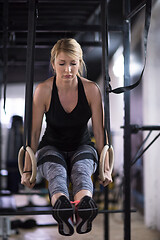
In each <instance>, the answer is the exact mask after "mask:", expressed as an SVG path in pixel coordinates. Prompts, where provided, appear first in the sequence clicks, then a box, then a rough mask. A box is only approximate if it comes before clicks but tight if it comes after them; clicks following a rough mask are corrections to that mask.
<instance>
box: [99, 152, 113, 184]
mask: <svg viewBox="0 0 160 240" xmlns="http://www.w3.org/2000/svg"><path fill="white" fill-rule="evenodd" d="M104 178H105V180H104V181H102V180H101V179H99V183H100V184H102V185H103V186H104V187H106V186H107V185H108V184H110V183H111V182H113V180H112V171H111V170H110V167H109V151H107V152H106V156H105V162H104Z"/></svg>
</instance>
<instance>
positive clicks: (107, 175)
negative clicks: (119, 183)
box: [99, 170, 113, 187]
mask: <svg viewBox="0 0 160 240" xmlns="http://www.w3.org/2000/svg"><path fill="white" fill-rule="evenodd" d="M104 177H105V180H104V181H102V180H101V179H99V183H100V184H102V185H103V186H104V187H106V186H107V185H108V184H109V183H111V182H113V180H112V176H111V172H110V171H109V170H105V172H104Z"/></svg>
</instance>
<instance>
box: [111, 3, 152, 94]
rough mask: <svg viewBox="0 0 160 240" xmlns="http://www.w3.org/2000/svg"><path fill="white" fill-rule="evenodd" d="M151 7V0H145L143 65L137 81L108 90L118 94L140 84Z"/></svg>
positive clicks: (145, 54)
mask: <svg viewBox="0 0 160 240" xmlns="http://www.w3.org/2000/svg"><path fill="white" fill-rule="evenodd" d="M151 8H152V0H146V10H145V26H144V56H145V59H144V67H143V70H142V72H141V75H140V77H139V79H138V81H136V82H135V83H134V84H132V85H129V86H124V87H119V88H115V89H111V87H110V88H109V89H108V91H109V92H112V93H115V94H120V93H123V92H126V91H130V90H132V89H134V88H135V87H137V86H138V85H139V84H140V82H141V80H142V76H143V73H144V70H145V66H146V56H147V39H148V32H149V27H150V19H151Z"/></svg>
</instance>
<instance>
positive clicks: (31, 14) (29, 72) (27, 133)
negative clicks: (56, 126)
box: [23, 0, 36, 147]
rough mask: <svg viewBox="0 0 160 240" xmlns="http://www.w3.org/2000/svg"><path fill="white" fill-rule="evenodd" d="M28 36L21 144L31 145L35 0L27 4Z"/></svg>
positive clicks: (30, 0)
mask: <svg viewBox="0 0 160 240" xmlns="http://www.w3.org/2000/svg"><path fill="white" fill-rule="evenodd" d="M28 7H29V8H28V37H27V63H26V92H25V117H24V137H23V145H24V147H25V146H26V144H27V145H28V146H30V145H31V128H32V98H33V80H34V52H35V32H36V0H29V6H28Z"/></svg>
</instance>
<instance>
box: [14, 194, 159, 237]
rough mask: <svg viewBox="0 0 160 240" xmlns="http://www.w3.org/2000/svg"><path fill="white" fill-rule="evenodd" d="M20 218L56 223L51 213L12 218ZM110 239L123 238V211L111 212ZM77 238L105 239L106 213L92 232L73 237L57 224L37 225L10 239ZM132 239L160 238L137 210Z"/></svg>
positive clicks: (21, 201) (22, 199) (20, 199)
mask: <svg viewBox="0 0 160 240" xmlns="http://www.w3.org/2000/svg"><path fill="white" fill-rule="evenodd" d="M32 198H33V199H32V200H33V202H36V203H37V202H40V201H41V203H42V205H43V204H44V202H45V200H44V199H43V198H42V197H39V196H33V197H32ZM25 201H26V197H25V196H18V197H16V202H18V204H17V205H18V206H21V205H23V204H24V203H25ZM15 219H20V220H21V221H25V220H27V219H35V220H36V222H37V224H47V223H56V222H55V221H54V219H53V218H52V216H50V215H43V216H42V215H39V216H17V217H12V218H11V220H15ZM109 222H110V228H109V230H110V238H109V239H110V240H123V239H124V233H123V228H124V225H123V215H122V214H121V213H116V214H110V216H109ZM64 238H65V239H70V240H72V239H76V240H79V239H81V240H92V239H94V240H103V239H104V215H103V214H99V215H98V216H97V217H96V219H95V220H94V222H93V227H92V231H91V232H90V233H87V234H84V235H79V234H77V233H76V231H75V233H74V234H73V235H72V236H71V237H64V236H61V235H60V234H59V233H58V229H57V226H52V227H36V228H32V229H28V230H24V229H19V233H18V234H13V235H11V236H10V237H9V240H33V239H34V240H41V239H43V240H53V239H54V240H63V239H64ZM131 239H132V240H135V239H136V240H144V239H145V240H160V232H158V231H155V230H153V229H148V228H146V227H145V225H144V220H143V216H142V215H141V214H140V213H138V212H136V213H132V215H131Z"/></svg>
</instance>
